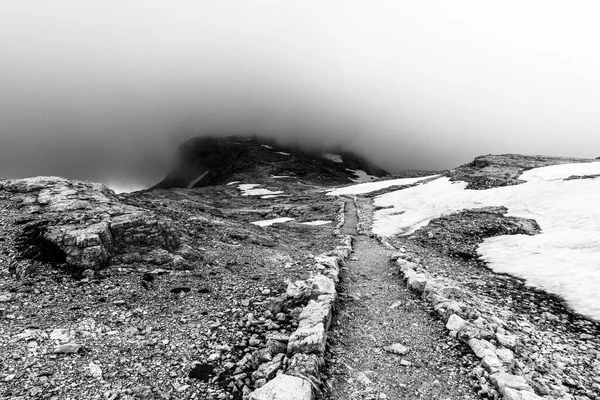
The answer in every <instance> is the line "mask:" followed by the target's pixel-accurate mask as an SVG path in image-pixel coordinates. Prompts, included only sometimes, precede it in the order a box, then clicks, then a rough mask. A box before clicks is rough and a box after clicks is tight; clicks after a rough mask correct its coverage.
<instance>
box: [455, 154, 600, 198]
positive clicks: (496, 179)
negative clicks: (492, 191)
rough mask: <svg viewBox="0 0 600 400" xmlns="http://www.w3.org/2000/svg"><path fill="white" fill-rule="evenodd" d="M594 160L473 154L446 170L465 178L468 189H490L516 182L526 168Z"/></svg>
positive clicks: (519, 181) (460, 178)
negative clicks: (469, 158)
mask: <svg viewBox="0 0 600 400" xmlns="http://www.w3.org/2000/svg"><path fill="white" fill-rule="evenodd" d="M592 161H594V160H591V159H585V158H571V157H548V156H528V155H523V154H500V155H491V154H489V155H487V156H479V157H476V158H475V159H474V160H473V161H472V162H470V163H468V164H465V165H461V166H460V167H458V168H455V169H453V170H450V171H448V172H447V173H446V175H447V176H448V177H450V179H451V180H453V181H465V182H468V184H469V185H468V186H467V189H475V190H481V189H489V188H493V187H501V186H511V185H519V184H521V183H523V181H522V180H520V179H519V176H520V175H521V174H522V173H523V172H524V171H527V170H529V169H533V168H540V167H547V166H549V165H557V164H568V163H585V162H592Z"/></svg>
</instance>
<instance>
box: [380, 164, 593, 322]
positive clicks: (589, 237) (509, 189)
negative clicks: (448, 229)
mask: <svg viewBox="0 0 600 400" xmlns="http://www.w3.org/2000/svg"><path fill="white" fill-rule="evenodd" d="M595 174H600V162H593V163H585V164H563V165H555V166H551V167H542V168H536V169H533V170H529V171H526V172H524V173H523V174H522V175H521V177H520V179H523V180H525V181H526V182H525V183H523V184H521V185H515V186H506V187H499V188H492V189H488V190H465V188H466V186H467V183H466V182H451V181H450V180H449V179H448V178H440V179H436V180H434V181H432V182H429V183H427V184H424V185H419V186H416V187H412V188H408V189H405V190H400V191H395V192H391V193H387V194H384V195H381V196H378V197H377V198H376V199H375V202H374V205H375V206H376V207H392V208H384V209H381V210H378V211H376V212H375V218H374V223H373V232H374V233H376V234H378V235H382V236H389V235H394V234H403V235H408V234H410V233H412V232H414V231H415V230H417V229H419V228H420V227H422V226H425V225H427V224H428V223H429V221H431V220H432V219H434V218H438V217H441V216H443V215H447V214H451V213H455V212H458V211H460V210H464V209H470V208H479V207H486V206H504V207H506V208H507V209H508V214H507V215H509V216H515V217H522V218H532V219H535V220H536V221H537V223H538V224H539V225H540V227H541V229H542V232H541V233H540V234H538V235H535V236H527V235H505V236H498V237H493V238H488V239H486V240H485V241H484V242H483V243H481V244H480V246H479V249H478V252H479V254H480V255H481V258H482V259H483V260H484V261H486V262H487V263H488V264H489V266H490V268H491V269H492V270H494V271H496V272H502V273H508V274H511V275H514V276H517V277H520V278H524V279H526V281H527V283H528V284H529V285H533V286H536V287H539V288H542V289H544V290H546V291H548V292H552V293H555V294H557V295H559V296H561V297H563V298H564V299H565V300H566V301H567V303H568V304H569V305H570V306H571V307H573V309H575V311H577V312H579V313H581V314H583V315H586V316H588V317H591V318H594V319H597V320H600V291H598V289H597V288H598V287H600V265H599V264H598V260H600V208H599V207H598V199H599V198H600V178H593V179H581V180H579V179H578V180H568V181H567V180H563V179H564V178H567V177H569V176H571V175H595Z"/></svg>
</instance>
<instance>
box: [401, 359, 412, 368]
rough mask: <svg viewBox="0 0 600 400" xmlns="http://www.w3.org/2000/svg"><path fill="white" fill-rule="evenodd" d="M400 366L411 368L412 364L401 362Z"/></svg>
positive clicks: (406, 361)
mask: <svg viewBox="0 0 600 400" xmlns="http://www.w3.org/2000/svg"><path fill="white" fill-rule="evenodd" d="M400 365H402V366H403V367H410V366H411V365H412V363H411V362H410V361H408V360H400Z"/></svg>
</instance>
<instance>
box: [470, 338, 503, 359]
mask: <svg viewBox="0 0 600 400" xmlns="http://www.w3.org/2000/svg"><path fill="white" fill-rule="evenodd" d="M467 344H468V345H469V347H470V348H471V350H472V351H473V353H474V354H475V355H476V356H477V357H478V358H484V357H485V356H487V355H495V354H496V347H495V346H494V345H493V344H491V343H490V342H488V341H487V340H483V339H470V340H469V341H468V342H467Z"/></svg>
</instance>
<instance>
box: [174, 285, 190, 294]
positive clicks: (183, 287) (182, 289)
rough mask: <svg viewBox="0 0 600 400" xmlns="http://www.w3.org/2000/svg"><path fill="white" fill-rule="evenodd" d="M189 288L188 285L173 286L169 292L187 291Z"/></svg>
mask: <svg viewBox="0 0 600 400" xmlns="http://www.w3.org/2000/svg"><path fill="white" fill-rule="evenodd" d="M190 290H191V289H190V288H189V287H185V286H182V287H175V288H173V289H171V293H173V294H179V293H189V292H190Z"/></svg>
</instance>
